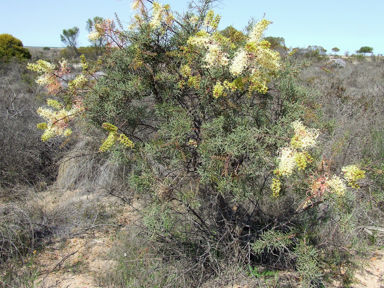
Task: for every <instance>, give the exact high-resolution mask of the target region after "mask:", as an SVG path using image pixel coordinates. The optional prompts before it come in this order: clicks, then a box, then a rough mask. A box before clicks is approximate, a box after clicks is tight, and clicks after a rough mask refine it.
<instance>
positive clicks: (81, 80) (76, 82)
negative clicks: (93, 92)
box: [68, 74, 88, 88]
mask: <svg viewBox="0 0 384 288" xmlns="http://www.w3.org/2000/svg"><path fill="white" fill-rule="evenodd" d="M87 82H88V79H87V78H86V77H85V76H84V75H83V74H80V75H77V76H76V78H75V79H73V80H72V81H71V82H69V83H68V85H69V86H70V87H71V88H83V87H84V86H85V84H87Z"/></svg>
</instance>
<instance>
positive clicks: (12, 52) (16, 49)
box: [0, 34, 32, 62]
mask: <svg viewBox="0 0 384 288" xmlns="http://www.w3.org/2000/svg"><path fill="white" fill-rule="evenodd" d="M12 57H16V58H19V59H31V57H32V55H31V53H30V52H29V50H28V49H27V48H24V47H23V42H21V41H20V40H19V39H17V38H15V37H13V36H12V35H11V34H0V59H5V61H7V62H8V61H9V60H10V59H11V58H12Z"/></svg>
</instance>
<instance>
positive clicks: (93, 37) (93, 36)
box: [88, 30, 101, 42]
mask: <svg viewBox="0 0 384 288" xmlns="http://www.w3.org/2000/svg"><path fill="white" fill-rule="evenodd" d="M100 37H101V35H100V33H99V32H98V31H97V30H93V31H91V32H90V33H89V34H88V39H89V40H91V41H92V42H95V41H97V40H98V39H100Z"/></svg>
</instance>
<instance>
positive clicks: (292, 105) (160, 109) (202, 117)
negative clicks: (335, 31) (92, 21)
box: [30, 0, 364, 283]
mask: <svg viewBox="0 0 384 288" xmlns="http://www.w3.org/2000/svg"><path fill="white" fill-rule="evenodd" d="M211 2H212V1H209V0H206V1H203V3H202V4H201V6H198V7H194V6H193V5H192V7H191V9H190V10H189V11H188V12H186V13H185V14H184V15H182V16H175V14H174V13H173V12H172V10H171V9H170V7H169V5H161V4H160V3H158V2H153V5H152V6H151V7H150V8H148V7H147V6H145V5H144V1H142V0H135V1H133V4H132V8H133V9H134V11H136V14H135V15H134V16H133V17H132V23H131V24H130V25H129V27H128V29H127V30H123V29H117V28H116V26H117V25H115V24H114V23H113V22H112V21H110V20H105V21H103V22H102V23H98V24H96V25H95V30H94V31H92V32H91V34H90V39H98V37H103V38H104V39H108V44H107V45H106V46H107V50H106V53H105V55H103V57H101V58H100V59H99V61H98V62H97V63H95V64H94V65H93V68H91V67H90V66H92V65H90V64H89V63H87V61H86V60H85V59H83V60H82V64H83V73H82V74H81V75H79V76H77V77H76V78H75V79H74V80H72V81H70V82H69V87H68V88H67V89H63V88H62V87H61V88H60V87H59V90H57V86H56V83H59V84H60V82H59V79H60V78H61V77H62V75H63V74H64V73H65V72H64V71H66V70H63V68H62V66H63V64H60V65H61V66H60V67H59V68H58V69H57V70H54V69H53V67H52V66H50V65H48V64H46V63H43V62H40V63H37V64H35V65H36V66H33V65H34V64H31V65H30V67H31V69H33V70H35V71H37V72H39V73H40V74H41V76H40V77H42V78H41V79H43V80H40V81H39V82H40V84H44V85H46V87H47V89H48V91H50V92H53V91H55V92H56V91H60V92H58V93H56V95H57V96H60V95H61V96H62V97H63V99H65V101H67V102H66V103H69V104H66V105H65V106H66V108H67V107H68V106H69V108H70V109H69V110H66V108H61V107H62V106H61V104H60V103H56V102H52V101H50V102H49V103H50V104H49V103H48V104H49V105H51V106H53V107H54V108H55V109H57V111H51V110H49V111H48V110H45V109H44V108H41V110H39V111H40V112H39V113H40V115H42V116H43V117H44V118H45V119H46V120H47V123H46V124H45V125H44V124H39V127H40V128H41V129H45V132H44V135H45V133H47V136H44V135H43V136H44V138H43V140H45V139H48V138H49V137H48V136H54V135H63V134H64V135H65V134H69V131H68V130H66V129H69V128H67V127H69V125H70V122H71V121H73V120H75V119H76V118H80V117H81V118H82V119H85V120H86V121H88V122H89V123H91V124H93V125H96V126H97V127H102V128H104V129H103V130H100V131H103V132H102V133H105V131H107V132H108V135H105V134H103V135H105V136H106V138H105V140H103V142H102V145H101V147H100V148H99V151H100V152H111V153H114V155H120V156H119V157H120V159H119V160H124V161H121V162H123V163H128V164H127V167H128V169H127V170H129V175H128V177H127V178H128V182H129V185H130V187H132V190H134V191H135V192H136V193H139V194H140V193H141V194H143V195H145V196H146V197H147V199H149V201H148V203H147V208H146V209H144V215H145V220H144V222H145V225H146V228H147V229H148V230H147V231H150V232H151V233H152V235H153V237H154V239H155V240H157V241H158V243H159V245H161V249H162V253H163V255H165V256H164V257H165V258H167V257H173V256H172V255H175V253H176V252H175V251H176V250H177V255H178V257H180V258H182V259H184V261H186V262H185V263H187V264H188V265H187V266H189V267H205V268H204V271H203V272H201V271H200V272H201V273H207V274H205V275H208V274H209V273H212V274H215V273H216V272H215V271H219V270H221V267H220V266H221V265H225V264H223V263H228V262H236V263H240V264H241V265H243V264H245V263H248V264H252V265H255V263H261V262H263V263H266V260H265V259H264V258H263V257H265V255H269V256H268V261H267V262H268V263H270V264H271V265H272V266H275V267H277V268H287V267H290V266H289V265H294V264H292V263H293V262H295V261H293V262H292V261H291V262H289V261H288V262H284V261H283V260H282V259H287V258H286V257H283V256H281V255H283V254H284V253H288V252H292V251H294V252H292V253H296V254H297V255H298V256H297V257H298V259H299V260H297V261H296V262H295V263H297V267H299V268H300V267H301V268H300V269H302V271H304V270H305V269H304V268H302V267H303V266H302V263H305V262H306V261H307V260H305V259H312V260H313V263H315V264H313V267H317V264H316V263H317V260H316V259H315V255H317V254H316V249H315V248H313V247H311V249H309V248H308V245H310V244H308V245H307V244H305V243H312V242H315V240H314V239H315V238H316V236H314V235H315V234H316V233H315V232H314V230H313V229H315V228H316V227H317V226H316V225H321V223H319V224H317V223H318V220H316V219H317V216H315V215H317V213H320V212H319V210H317V208H318V206H319V205H320V204H321V203H325V202H324V201H329V203H331V204H332V203H333V202H332V201H333V200H332V199H331V198H326V197H325V196H327V195H328V194H335V195H338V196H340V197H343V195H344V194H345V193H346V190H347V188H346V185H345V184H344V180H342V178H341V177H339V176H337V175H335V176H330V175H331V174H329V172H330V171H331V170H332V169H334V168H332V167H331V165H328V166H327V167H325V168H324V167H323V166H324V165H322V163H324V161H322V160H321V157H320V155H319V153H318V152H316V149H315V148H316V144H317V141H318V140H317V139H318V136H319V134H320V132H319V131H320V130H319V129H315V128H308V127H307V126H308V125H312V124H311V121H309V120H308V119H311V117H312V119H313V118H315V117H316V111H315V110H314V108H313V107H314V106H315V105H312V103H311V100H310V98H309V96H308V93H307V92H306V91H305V90H303V89H302V88H301V87H300V86H299V85H297V84H295V77H296V75H297V73H298V69H297V67H295V66H293V64H292V63H291V62H290V61H289V59H288V60H286V61H282V60H281V59H280V56H279V54H278V53H277V52H275V51H272V50H271V49H270V44H269V42H268V41H265V40H263V37H262V36H263V33H264V31H265V29H266V28H267V27H268V25H270V24H271V22H270V21H268V20H266V19H263V20H261V21H260V22H258V23H257V24H256V25H254V27H253V29H252V30H251V32H250V34H249V35H243V34H242V33H241V32H239V31H233V29H234V28H232V29H229V30H230V31H229V33H226V34H225V33H221V32H220V31H218V29H217V28H218V25H219V21H220V16H217V15H216V16H215V13H214V12H213V11H212V10H211V9H210V8H211ZM118 21H119V20H118ZM120 26H121V25H120ZM224 34H225V35H227V36H225V35H224ZM61 63H63V62H61ZM100 70H101V71H103V72H104V73H105V75H104V76H102V77H96V76H95V73H96V72H97V71H100ZM39 79H40V78H39ZM63 107H64V106H63ZM77 107H78V108H77ZM310 116H311V117H310ZM304 123H306V125H304ZM317 125H318V126H319V127H318V128H322V127H321V125H319V124H317ZM65 131H68V132H67V133H66V132H65ZM292 135H293V137H291V136H292ZM287 143H289V144H287ZM281 147H282V148H281ZM276 161H278V163H276ZM317 165H320V166H321V167H323V168H321V169H317V167H316V166H317ZM273 171H274V173H273ZM273 174H275V176H274V177H273ZM332 175H333V174H332ZM363 176H364V173H363V172H362V170H359V169H357V168H356V169H355V168H348V169H346V170H345V171H344V178H345V179H346V180H347V181H348V182H349V183H350V185H352V186H355V187H356V181H358V180H359V179H362V178H363ZM271 188H272V189H271ZM303 191H305V193H303ZM326 192H329V193H326ZM332 192H333V193H332ZM272 195H274V196H275V197H272ZM292 199H293V200H292ZM315 199H316V200H318V201H316V202H315V201H314V200H315ZM282 203H291V204H286V205H288V207H285V208H282V207H283V205H282ZM297 203H302V204H297ZM331 204H330V205H331ZM332 207H333V206H332ZM330 209H331V208H330ZM335 209H336V208H335ZM304 212H307V213H308V214H309V215H310V216H304V214H305V213H304ZM337 213H339V212H337ZM302 215H303V216H302ZM303 227H310V228H308V229H306V228H303ZM312 227H313V228H312ZM266 231H269V232H268V233H264V232H266ZM276 233H277V234H276ZM263 235H264V236H265V235H284V237H286V238H284V241H285V242H284V243H285V244H284V247H286V248H284V247H283V246H281V245H280V244H278V242H279V239H280V237H278V236H276V239H275V240H276V241H274V243H275V242H276V243H277V244H276V245H280V246H279V247H283V248H282V250H281V255H280V254H279V255H280V256H281V257H278V259H276V257H274V256H273V255H272V254H273V253H270V254H268V252H266V251H269V250H268V249H266V250H264V247H266V246H265V245H267V244H265V243H268V241H264V240H265V239H264V238H265V237H267V236H265V237H264V236H263ZM263 237H264V238H263ZM268 237H270V236H268ZM263 239H264V240H263ZM260 241H261V242H260ZM260 243H261V244H260ZM299 243H300V244H299ZM264 244H265V245H264ZM251 245H254V247H256V246H257V247H258V248H257V249H256V248H255V249H254V250H252V249H250V247H251ZM263 245H264V246H263ZM177 247H179V248H180V247H181V248H180V249H179V248H177ZM307 248H308V249H307ZM178 249H179V250H178ZM303 251H314V252H313V253H312V252H311V253H312V254H305V253H304V252H303ZM208 255H209V257H208ZM289 255H292V254H289ZM297 257H296V258H297ZM223 258H225V261H221V260H223ZM296 258H295V259H296ZM260 259H261V260H260ZM292 259H293V258H292ZM308 261H309V260H308ZM196 263H198V264H199V265H198V264H196ZM200 264H201V265H200ZM191 270H193V269H189V270H188V271H191ZM207 271H208V272H207ZM300 271H301V270H300ZM305 271H306V270H305ZM310 272H311V271H309V272H308V271H307V272H305V273H307V276H308V275H312V276H308V277H309V278H308V277H307V278H305V279H307V280H308V283H310V282H311V281H312V280H313V277H319V275H321V273H320V272H319V273H317V272H316V273H314V274H311V273H312V272H311V273H310ZM303 273H304V272H303ZM314 275H315V276H314ZM199 277H200V276H199ZM311 277H312V278H311Z"/></svg>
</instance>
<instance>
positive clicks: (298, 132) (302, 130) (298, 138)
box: [291, 120, 320, 149]
mask: <svg viewBox="0 0 384 288" xmlns="http://www.w3.org/2000/svg"><path fill="white" fill-rule="evenodd" d="M292 127H293V129H295V136H293V138H292V140H291V146H292V147H293V148H300V149H307V148H310V147H313V146H315V145H316V139H317V137H319V135H320V132H319V131H318V130H317V129H309V128H307V127H305V126H304V125H303V123H302V122H301V121H299V120H297V121H295V122H293V123H292Z"/></svg>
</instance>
